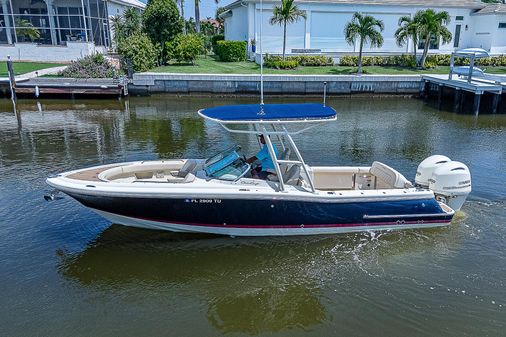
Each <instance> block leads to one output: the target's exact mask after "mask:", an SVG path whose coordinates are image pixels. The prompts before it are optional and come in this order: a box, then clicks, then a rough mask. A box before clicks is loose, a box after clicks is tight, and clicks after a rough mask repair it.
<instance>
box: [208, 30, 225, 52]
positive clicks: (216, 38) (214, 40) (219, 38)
mask: <svg viewBox="0 0 506 337" xmlns="http://www.w3.org/2000/svg"><path fill="white" fill-rule="evenodd" d="M223 40H225V35H223V34H218V35H213V36H211V47H212V49H213V53H215V54H217V53H216V44H217V43H218V41H223Z"/></svg>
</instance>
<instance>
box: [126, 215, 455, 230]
mask: <svg viewBox="0 0 506 337" xmlns="http://www.w3.org/2000/svg"><path fill="white" fill-rule="evenodd" d="M131 218H134V219H139V220H147V221H154V222H163V223H169V224H175V225H186V226H201V227H222V228H227V227H229V228H264V229H265V228H267V229H269V228H302V227H301V225H236V224H226V225H224V224H203V223H191V222H178V221H164V220H156V219H149V218H137V217H131ZM450 222H451V220H450V221H448V220H427V221H424V222H423V223H420V222H419V220H415V221H404V222H403V223H398V222H397V221H393V222H392V221H389V222H364V223H348V224H304V225H303V226H304V227H303V228H328V227H365V226H383V225H397V226H400V225H411V224H419V225H423V224H425V223H448V224H449V223H450Z"/></svg>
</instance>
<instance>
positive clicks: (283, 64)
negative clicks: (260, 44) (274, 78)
mask: <svg viewBox="0 0 506 337" xmlns="http://www.w3.org/2000/svg"><path fill="white" fill-rule="evenodd" d="M264 64H265V66H266V67H267V68H276V69H294V68H296V67H297V66H299V65H301V66H305V67H321V66H332V65H334V62H333V60H332V58H331V57H328V56H323V55H300V56H288V57H286V58H285V59H284V60H283V58H282V57H281V56H276V55H269V54H267V55H265V57H264Z"/></svg>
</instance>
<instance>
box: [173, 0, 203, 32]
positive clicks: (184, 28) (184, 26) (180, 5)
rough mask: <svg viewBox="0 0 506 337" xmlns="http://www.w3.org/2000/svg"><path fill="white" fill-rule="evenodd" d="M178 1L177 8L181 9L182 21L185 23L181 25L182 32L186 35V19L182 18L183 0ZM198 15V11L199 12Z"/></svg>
mask: <svg viewBox="0 0 506 337" xmlns="http://www.w3.org/2000/svg"><path fill="white" fill-rule="evenodd" d="M178 2H179V8H180V10H181V17H182V18H183V21H184V22H185V24H184V25H183V34H184V35H186V20H185V18H184V0H178ZM199 15H200V13H199Z"/></svg>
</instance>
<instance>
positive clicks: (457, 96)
mask: <svg viewBox="0 0 506 337" xmlns="http://www.w3.org/2000/svg"><path fill="white" fill-rule="evenodd" d="M461 94H462V91H461V90H460V89H459V88H455V96H454V98H453V111H455V112H457V111H459V109H460V106H461V104H460V96H461Z"/></svg>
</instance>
